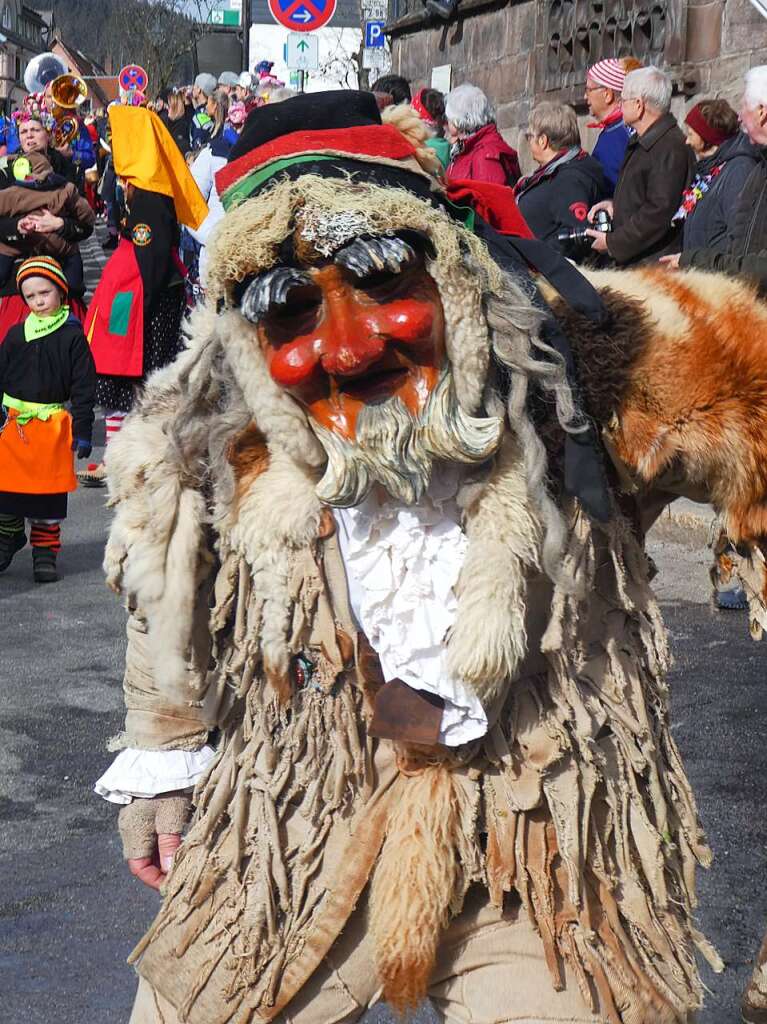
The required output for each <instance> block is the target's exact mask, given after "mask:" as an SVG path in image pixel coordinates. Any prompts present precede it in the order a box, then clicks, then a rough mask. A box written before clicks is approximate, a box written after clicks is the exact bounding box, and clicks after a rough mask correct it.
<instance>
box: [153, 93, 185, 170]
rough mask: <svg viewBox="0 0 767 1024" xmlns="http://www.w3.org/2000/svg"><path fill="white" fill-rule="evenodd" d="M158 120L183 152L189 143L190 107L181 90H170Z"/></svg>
mask: <svg viewBox="0 0 767 1024" xmlns="http://www.w3.org/2000/svg"><path fill="white" fill-rule="evenodd" d="M160 120H161V121H162V123H163V124H164V125H165V127H166V128H167V129H168V132H169V134H170V137H171V138H172V139H173V141H174V142H175V143H176V145H177V146H178V148H179V150H180V151H181V153H182V154H185V153H186V152H187V150H188V149H189V147H190V145H191V138H192V108H191V107H188V106H187V105H186V103H185V101H184V94H183V92H180V91H179V90H178V89H173V90H171V92H170V93H169V94H168V104H167V107H166V108H165V110H163V112H162V113H161V114H160Z"/></svg>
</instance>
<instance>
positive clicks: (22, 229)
mask: <svg viewBox="0 0 767 1024" xmlns="http://www.w3.org/2000/svg"><path fill="white" fill-rule="evenodd" d="M16 230H17V231H18V233H19V234H20V235H31V234H32V232H33V231H34V230H35V222H34V221H33V220H32V218H31V217H29V216H27V217H22V218H21V220H20V221H19V222H18V224H17V225H16Z"/></svg>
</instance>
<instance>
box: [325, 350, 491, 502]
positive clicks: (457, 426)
mask: <svg viewBox="0 0 767 1024" xmlns="http://www.w3.org/2000/svg"><path fill="white" fill-rule="evenodd" d="M309 422H310V424H311V427H312V430H313V431H314V433H315V434H316V435H317V438H318V439H319V441H320V444H321V445H322V446H323V448H324V449H325V451H326V452H327V455H328V465H327V469H326V470H325V475H324V476H323V478H322V480H320V482H319V484H318V485H317V488H316V492H317V496H318V498H320V500H321V501H323V502H325V503H326V504H328V505H334V506H335V507H337V508H349V507H351V506H354V505H358V504H359V503H360V502H361V501H363V499H364V498H366V497H367V495H368V494H369V493H370V490H371V488H372V487H373V485H374V484H375V483H379V484H381V485H382V486H383V487H384V488H385V489H386V491H388V493H389V494H390V495H391V496H392V497H393V498H396V499H398V500H400V501H402V502H404V503H405V504H407V505H412V504H415V502H417V501H418V500H419V499H420V498H421V496H422V495H423V494H424V493H425V491H426V490H427V488H428V486H429V481H430V479H431V471H432V466H433V464H434V462H435V460H444V461H445V462H462V463H480V462H485V461H486V460H487V459H489V458H490V456H491V455H493V454H494V452H495V451H496V450H497V448H498V446H499V444H500V443H501V437H502V435H503V420H501V419H498V418H497V417H494V416H488V417H483V418H478V417H475V416H469V415H468V414H467V413H465V412H464V411H463V409H461V407H460V405H459V404H458V400H457V399H456V397H455V391H454V389H453V385H452V379H451V375H450V371H449V370H445V371H444V372H443V373H442V376H441V377H440V380H439V383H438V384H437V387H436V388H435V389H434V391H433V392H432V394H431V395H430V396H429V401H428V403H427V405H426V408H425V409H424V410H423V412H422V413H421V415H420V416H413V415H412V414H411V413H410V412H409V410H408V409H407V407H406V406H405V405H404V404H403V402H402V401H401V400H400V399H399V398H398V397H394V398H389V399H387V400H386V401H385V402H380V403H378V404H375V405H366V406H365V407H364V408H363V409H362V410H361V411H360V413H359V416H358V417H357V437H356V439H355V440H354V441H349V440H347V439H346V438H345V437H341V436H340V435H339V434H336V433H334V432H333V431H330V430H327V429H326V428H325V427H321V426H320V425H319V424H317V423H315V422H314V421H313V420H311V419H310V420H309Z"/></svg>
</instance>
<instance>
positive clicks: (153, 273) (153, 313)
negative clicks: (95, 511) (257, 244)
mask: <svg viewBox="0 0 767 1024" xmlns="http://www.w3.org/2000/svg"><path fill="white" fill-rule="evenodd" d="M109 124H110V128H111V138H112V159H113V163H114V170H115V174H117V175H118V177H119V178H121V179H122V180H123V182H124V183H125V195H126V206H127V215H126V223H125V227H124V233H123V237H122V239H121V241H120V243H119V245H118V246H117V249H116V250H115V252H114V254H113V255H112V256H111V257H110V259H109V262H108V263H107V265H106V267H105V268H104V271H103V274H102V276H101V280H100V282H99V285H98V288H97V289H96V292H95V294H94V296H93V300H92V302H91V306H90V309H89V311H88V318H87V320H86V325H85V329H86V334H87V336H88V339H89V341H90V342H91V347H92V350H93V357H94V359H95V361H96V369H97V370H98V374H99V381H98V387H97V399H98V402H99V403H100V404H101V405H102V406H103V407H104V409H105V411H106V425H107V444H109V442H110V441H111V439H112V438H113V437H114V435H115V434H116V433H117V431H118V430H119V429H120V426H121V424H122V421H123V419H124V418H125V416H126V415H127V413H128V412H130V410H131V408H132V407H133V402H134V398H135V395H136V391H137V390H138V389H139V388H140V387H141V386H142V384H143V383H144V381H145V380H146V378H147V376H148V375H149V374H150V373H151V372H152V371H153V370H156V369H159V368H160V367H163V366H167V364H168V363H170V362H172V361H173V359H175V357H176V355H177V354H178V351H179V346H180V337H181V317H182V315H183V312H184V307H185V291H184V277H185V274H186V271H185V269H184V266H183V264H182V263H181V260H180V258H179V255H178V243H179V224H180V223H181V224H186V225H188V226H190V227H195V228H196V227H199V225H200V224H201V223H202V221H203V220H204V219H205V217H206V216H207V212H208V208H207V206H206V204H205V200H204V199H203V197H202V195H201V194H200V190H199V189H198V187H197V185H196V184H195V181H194V178H193V177H192V175H191V173H190V171H189V168H188V167H187V165H186V162H185V161H184V158H183V156H182V155H181V153H180V152H179V150H178V147H177V146H176V144H175V142H174V141H173V139H172V137H171V135H170V133H169V132H168V130H167V128H166V127H165V125H164V124H163V123H162V121H161V120H160V118H159V117H158V116H157V115H156V114H154V113H152V112H151V111H149V110H147V109H146V108H144V107H132V106H122V105H119V104H115V105H113V106H111V107H110V108H109ZM80 479H81V481H82V482H83V483H84V484H85V485H86V486H102V485H103V482H104V469H103V466H98V465H92V466H89V467H88V470H87V472H85V473H82V474H80Z"/></svg>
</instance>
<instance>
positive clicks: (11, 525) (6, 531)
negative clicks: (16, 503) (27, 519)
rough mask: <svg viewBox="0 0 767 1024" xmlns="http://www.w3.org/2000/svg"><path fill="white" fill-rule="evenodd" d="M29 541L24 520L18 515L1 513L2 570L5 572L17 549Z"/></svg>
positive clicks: (0, 553)
mask: <svg viewBox="0 0 767 1024" xmlns="http://www.w3.org/2000/svg"><path fill="white" fill-rule="evenodd" d="M26 543H27V535H26V534H25V533H24V520H23V519H19V518H18V517H17V516H5V515H0V572H5V570H6V569H7V568H8V566H9V565H10V564H11V562H12V561H13V556H14V555H15V554H16V552H17V551H21V549H22V548H23V547H24V545H25V544H26Z"/></svg>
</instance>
